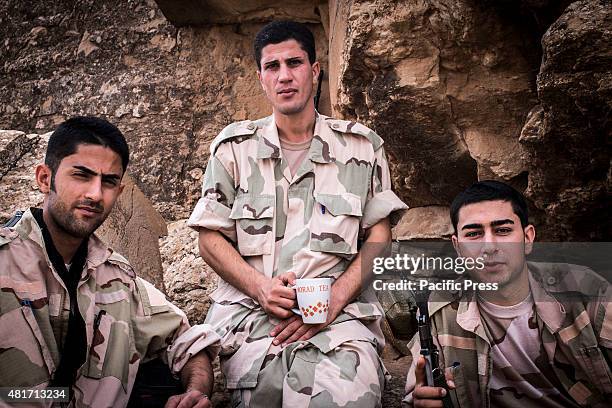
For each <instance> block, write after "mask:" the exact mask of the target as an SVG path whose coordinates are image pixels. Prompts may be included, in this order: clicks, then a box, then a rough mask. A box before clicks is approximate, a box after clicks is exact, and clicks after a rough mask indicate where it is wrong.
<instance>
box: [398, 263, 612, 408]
mask: <svg viewBox="0 0 612 408" xmlns="http://www.w3.org/2000/svg"><path fill="white" fill-rule="evenodd" d="M528 267H529V271H530V275H529V284H530V288H531V294H532V296H533V299H534V302H535V316H536V321H537V324H538V330H539V333H540V338H541V341H542V345H543V347H542V349H543V350H544V351H545V354H546V355H545V356H543V359H544V361H548V362H550V365H551V367H552V370H553V372H554V374H555V375H556V377H557V379H558V382H559V383H560V384H562V386H563V388H564V390H562V391H563V392H564V393H566V394H567V395H569V396H570V397H571V398H573V399H574V401H576V403H577V404H578V405H580V406H585V407H586V406H588V407H602V408H603V407H608V406H609V401H610V397H611V396H612V373H611V369H610V365H609V362H610V361H612V360H611V359H612V306H611V305H612V303H610V301H611V299H612V289H611V287H610V285H609V284H608V282H607V281H606V280H605V279H603V278H602V277H600V276H599V275H597V274H595V273H594V272H593V271H591V270H590V269H588V268H585V267H581V266H577V265H570V264H549V263H535V262H529V263H528ZM475 296H476V294H475V292H473V291H470V292H465V293H462V294H458V297H457V300H448V299H446V300H444V301H440V299H437V298H436V296H435V295H432V297H430V302H429V314H430V316H431V319H432V334H433V335H434V339H435V341H436V343H437V346H438V347H439V349H440V363H441V364H442V365H444V366H451V365H452V364H453V363H454V362H460V366H459V367H457V368H452V370H453V371H454V375H455V384H456V386H457V388H456V391H455V392H451V396H452V397H453V398H456V400H458V403H459V404H458V405H456V406H461V407H478V406H481V407H489V406H490V401H489V389H488V383H489V379H490V378H491V375H492V363H491V353H490V350H491V347H490V340H489V339H488V338H487V335H486V333H485V328H484V327H483V323H482V321H481V317H480V313H479V310H478V305H477V301H476V298H475ZM409 347H410V351H411V354H412V357H413V362H412V365H411V366H410V369H409V371H408V378H407V382H406V397H405V398H404V400H403V402H404V404H406V406H412V391H413V389H414V385H415V375H414V370H415V364H416V358H417V357H418V356H419V355H420V344H419V338H418V334H417V335H415V336H414V338H413V339H412V341H411V343H410V345H409ZM605 401H608V402H605Z"/></svg>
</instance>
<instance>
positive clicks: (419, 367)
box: [404, 181, 612, 408]
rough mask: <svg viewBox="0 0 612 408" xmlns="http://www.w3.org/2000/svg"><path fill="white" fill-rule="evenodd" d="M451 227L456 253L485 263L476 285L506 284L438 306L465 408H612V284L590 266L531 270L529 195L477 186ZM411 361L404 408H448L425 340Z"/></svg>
mask: <svg viewBox="0 0 612 408" xmlns="http://www.w3.org/2000/svg"><path fill="white" fill-rule="evenodd" d="M451 220H452V223H453V227H454V228H455V234H454V235H453V237H452V241H453V245H454V247H455V250H456V252H457V254H458V255H459V256H462V257H467V258H473V259H476V258H479V257H480V258H481V259H482V260H483V264H484V267H483V268H481V269H476V268H475V269H473V270H471V271H469V278H470V279H471V280H473V281H477V282H479V283H485V284H496V285H497V290H477V291H474V290H463V291H462V292H460V293H459V294H457V295H455V298H454V299H448V297H449V296H446V299H444V300H442V301H438V300H439V299H437V298H436V295H439V294H432V297H430V302H429V314H430V316H431V322H432V328H433V329H432V331H433V333H432V334H433V337H434V341H435V342H436V343H437V346H438V348H439V350H440V360H441V364H442V365H443V366H445V367H449V368H447V376H446V378H447V383H448V386H449V389H451V391H450V393H451V396H452V397H453V399H455V401H456V402H458V404H457V405H456V406H461V407H479V406H482V407H487V406H491V407H522V408H530V407H538V408H540V407H582V406H589V407H604V406H610V405H609V401H610V397H611V394H612V382H611V376H610V374H611V372H610V366H609V361H610V360H609V358H610V356H611V354H610V353H611V351H612V350H611V348H612V330H611V327H612V326H611V324H612V323H611V322H612V320H611V319H612V309H611V308H610V295H611V289H610V286H609V284H608V282H607V281H606V280H605V279H603V278H602V277H600V276H599V275H597V274H595V273H594V272H593V271H591V270H590V269H588V268H585V267H580V266H576V265H569V264H552V263H535V262H533V263H532V262H527V261H526V255H528V254H529V253H530V252H531V250H532V243H533V242H534V239H535V228H534V226H533V225H531V224H529V222H528V213H527V204H526V202H525V199H524V198H523V196H522V195H521V194H520V193H519V192H517V191H516V190H514V189H513V188H512V187H510V186H508V185H506V184H504V183H501V182H497V181H481V182H478V183H475V184H474V185H472V186H471V187H469V188H468V189H467V190H465V191H464V192H462V193H461V194H459V195H458V196H457V197H456V198H455V200H454V201H453V203H452V205H451ZM575 277H578V280H577V281H579V282H580V287H576V286H578V285H572V282H576V280H575ZM580 292H582V293H581V296H575V294H577V293H580ZM572 294H573V295H574V296H572ZM434 300H435V301H434ZM411 353H412V356H413V361H412V366H411V367H410V369H409V371H408V379H407V382H406V394H407V395H406V397H405V398H404V402H405V403H406V404H407V405H409V406H414V407H442V406H443V405H442V401H441V398H442V396H443V395H446V393H447V391H446V390H445V389H444V388H441V387H429V386H426V383H425V373H424V366H425V359H424V358H423V357H422V356H420V344H419V338H418V335H415V337H414V338H413V340H412V343H411ZM455 362H459V363H460V365H459V366H457V367H451V366H453V363H455ZM606 401H607V402H606Z"/></svg>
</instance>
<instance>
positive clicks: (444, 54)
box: [330, 0, 536, 206]
mask: <svg viewBox="0 0 612 408" xmlns="http://www.w3.org/2000/svg"><path fill="white" fill-rule="evenodd" d="M330 7H331V10H330V16H331V20H330V31H331V32H332V33H333V34H332V38H331V39H330V42H331V44H330V66H331V67H332V69H333V71H332V72H331V74H330V76H331V83H332V94H331V98H332V107H333V109H334V111H335V112H337V113H338V114H339V115H341V116H345V117H353V118H355V119H357V120H359V121H362V122H365V123H367V124H369V125H370V126H372V127H373V128H374V129H376V131H377V132H378V133H379V134H381V135H382V136H383V137H384V138H385V140H386V141H387V145H388V150H389V151H390V155H391V156H392V158H393V162H394V164H395V166H394V170H395V171H394V179H393V181H394V185H395V187H396V189H397V191H399V192H400V194H401V195H402V198H404V200H405V201H406V202H407V203H408V204H409V205H411V206H424V205H448V204H449V203H450V201H451V200H452V198H453V197H454V196H455V195H456V194H457V193H458V192H459V191H460V190H462V189H463V188H465V187H466V186H467V185H469V184H470V183H472V182H474V181H476V180H477V179H482V178H497V179H505V180H511V179H513V178H515V177H517V176H520V175H521V173H523V172H524V171H525V170H526V166H525V164H524V162H523V160H522V158H521V155H520V149H519V145H518V135H519V133H520V130H521V127H522V124H523V121H524V118H525V116H526V115H527V113H528V112H529V110H530V109H531V107H532V106H533V105H534V104H535V103H536V94H535V90H534V89H533V86H532V81H533V66H532V65H531V62H532V61H530V59H529V58H528V56H529V47H535V42H534V41H533V40H532V41H529V39H525V36H524V35H523V33H522V32H521V29H520V27H517V26H516V25H513V24H511V22H508V21H506V20H507V19H506V18H505V17H504V16H503V15H501V14H500V13H499V12H498V10H496V9H495V8H493V7H492V6H486V5H478V2H472V1H434V2H409V4H405V3H398V2H392V1H380V0H372V1H360V2H356V1H337V2H332V3H331V5H330ZM347 15H348V18H346V17H345V16H347ZM334 16H338V17H337V18H335V17H334ZM526 40H527V41H526ZM334 91H335V92H334Z"/></svg>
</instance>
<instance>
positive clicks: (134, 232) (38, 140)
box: [0, 130, 167, 291]
mask: <svg viewBox="0 0 612 408" xmlns="http://www.w3.org/2000/svg"><path fill="white" fill-rule="evenodd" d="M50 135H51V134H50V133H47V134H44V135H38V134H28V135H26V134H25V133H23V132H19V131H13V130H9V131H6V130H0V157H3V158H9V159H10V162H11V163H12V167H11V169H10V170H8V171H6V172H5V173H0V225H1V224H4V223H5V222H6V221H7V220H8V219H10V218H11V217H12V216H13V215H14V214H15V212H16V211H18V210H26V209H28V208H29V207H40V206H41V204H42V202H43V195H42V194H41V193H40V190H39V189H38V185H37V184H36V180H35V178H34V169H35V167H36V165H37V164H39V163H42V162H43V161H44V158H45V157H44V156H45V151H46V148H47V142H48V141H49V136H50ZM16 152H17V153H18V154H17V153H16ZM3 163H5V162H4V161H3ZM123 183H125V184H126V186H125V188H124V190H123V194H121V195H120V196H119V199H117V201H116V203H115V207H114V208H113V211H111V213H110V214H109V216H108V218H107V219H106V221H105V222H104V224H102V226H100V228H99V229H98V230H97V231H96V234H97V235H98V236H99V237H100V238H101V239H102V240H103V241H104V242H106V243H107V244H108V245H109V246H110V247H112V248H113V249H115V250H116V251H117V252H119V253H121V254H122V255H123V256H125V257H126V258H127V259H128V260H129V261H130V263H131V264H132V266H133V267H134V268H135V270H136V273H137V274H138V276H141V277H143V278H145V279H147V280H148V281H150V282H151V283H153V284H154V285H155V286H156V287H157V288H159V289H160V290H162V291H163V290H164V285H163V274H162V265H161V258H160V253H159V246H158V244H157V240H158V239H159V237H160V236H162V235H165V234H166V233H167V229H166V223H165V221H164V219H163V218H162V217H161V216H160V215H159V213H157V211H156V210H155V208H154V207H153V206H152V205H151V202H150V201H149V200H148V199H147V198H146V197H145V196H144V194H143V193H142V191H140V190H139V189H138V187H137V186H136V185H135V184H134V182H133V181H132V178H131V177H130V176H129V175H127V174H126V175H125V176H124V178H123Z"/></svg>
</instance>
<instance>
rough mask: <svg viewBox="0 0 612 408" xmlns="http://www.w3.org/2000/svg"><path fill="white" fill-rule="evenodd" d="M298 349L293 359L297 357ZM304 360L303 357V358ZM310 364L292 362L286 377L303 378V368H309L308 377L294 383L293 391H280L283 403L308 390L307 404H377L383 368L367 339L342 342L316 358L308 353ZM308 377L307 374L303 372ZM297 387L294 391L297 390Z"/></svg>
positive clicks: (285, 403)
mask: <svg viewBox="0 0 612 408" xmlns="http://www.w3.org/2000/svg"><path fill="white" fill-rule="evenodd" d="M299 359H300V356H299V352H298V354H297V355H296V360H299ZM302 361H303V360H302ZM308 363H309V365H310V366H309V367H304V363H303V362H302V363H301V364H300V363H298V364H294V366H292V368H291V372H295V373H296V375H295V376H292V375H291V374H292V373H291V372H290V373H289V374H288V377H295V378H304V377H305V376H304V371H311V372H312V376H311V377H310V381H304V383H300V384H296V383H293V384H292V386H291V389H292V391H294V392H286V393H285V394H286V395H283V405H284V406H291V404H290V403H289V402H290V401H289V400H290V399H291V398H293V397H300V398H299V399H300V400H302V399H303V396H304V395H303V394H305V393H306V394H309V399H310V403H309V404H308V406H310V407H330V406H331V407H336V406H337V407H377V406H380V399H381V395H382V390H383V387H384V382H385V375H384V373H385V369H384V366H383V365H382V362H381V361H380V358H379V357H378V354H377V352H376V349H375V347H374V345H372V344H371V343H369V342H363V341H351V342H347V343H343V344H342V345H340V346H339V347H337V348H336V349H335V350H332V351H330V352H329V353H327V354H323V353H320V360H319V361H318V362H314V361H312V358H310V356H309V362H308ZM306 377H308V376H306ZM296 391H297V392H296Z"/></svg>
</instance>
